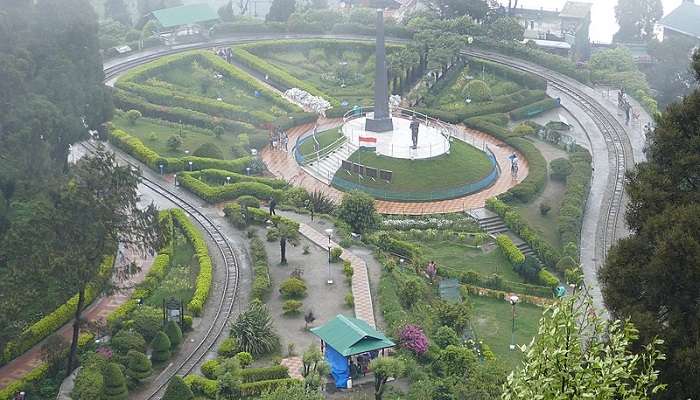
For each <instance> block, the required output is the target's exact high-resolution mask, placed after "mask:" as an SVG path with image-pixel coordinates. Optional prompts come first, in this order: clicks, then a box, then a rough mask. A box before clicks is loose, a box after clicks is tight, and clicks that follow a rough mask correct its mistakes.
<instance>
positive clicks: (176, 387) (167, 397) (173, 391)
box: [162, 375, 194, 400]
mask: <svg viewBox="0 0 700 400" xmlns="http://www.w3.org/2000/svg"><path fill="white" fill-rule="evenodd" d="M193 399H194V393H192V390H191V389H190V387H189V386H187V384H185V381H184V380H183V379H182V378H181V377H179V376H177V375H175V376H173V377H172V378H171V379H170V382H169V383H168V388H167V389H165V394H163V399H162V400H193Z"/></svg>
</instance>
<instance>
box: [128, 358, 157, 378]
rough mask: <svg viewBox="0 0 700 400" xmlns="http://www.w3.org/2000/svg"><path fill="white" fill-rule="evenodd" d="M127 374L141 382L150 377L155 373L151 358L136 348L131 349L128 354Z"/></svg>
mask: <svg viewBox="0 0 700 400" xmlns="http://www.w3.org/2000/svg"><path fill="white" fill-rule="evenodd" d="M126 359H127V364H126V376H128V377H129V378H130V379H132V380H133V381H136V382H139V381H141V380H143V379H146V378H148V377H149V376H151V373H153V370H152V366H151V360H149V359H148V357H147V356H146V355H145V354H143V353H141V352H139V351H135V350H130V351H129V353H128V354H127V355H126Z"/></svg>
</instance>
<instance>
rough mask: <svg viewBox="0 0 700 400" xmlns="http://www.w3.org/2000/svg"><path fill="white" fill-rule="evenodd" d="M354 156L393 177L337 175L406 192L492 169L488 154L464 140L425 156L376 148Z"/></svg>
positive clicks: (450, 184) (456, 182)
mask: <svg viewBox="0 0 700 400" xmlns="http://www.w3.org/2000/svg"><path fill="white" fill-rule="evenodd" d="M350 160H351V161H354V162H357V163H360V164H363V165H366V166H369V167H373V168H380V169H384V170H390V171H393V177H392V181H391V182H390V183H386V182H385V181H383V180H381V179H377V180H376V181H372V180H371V179H368V178H365V179H362V180H360V178H359V177H358V176H357V174H355V173H353V174H348V173H347V172H346V171H345V170H339V171H338V172H337V173H336V176H339V177H341V178H343V179H345V180H348V181H352V182H361V183H362V184H363V185H365V186H368V187H371V188H376V189H381V190H387V191H393V192H403V193H407V192H408V193H410V192H412V193H416V192H420V193H430V192H431V191H438V190H445V189H450V188H455V187H458V186H462V185H466V184H468V183H472V182H476V181H478V180H480V179H482V178H484V177H485V176H487V175H488V174H489V173H490V172H491V162H490V161H489V159H488V157H487V156H486V154H484V153H483V152H481V151H479V150H477V149H476V148H475V147H473V146H471V145H469V144H466V143H464V142H462V141H459V140H455V141H453V142H452V143H451V146H450V154H443V155H441V156H438V157H433V158H430V159H422V160H408V159H399V158H391V157H387V156H383V155H377V154H376V153H375V152H374V151H372V150H365V149H360V150H357V151H356V152H354V153H353V154H352V155H351V156H350Z"/></svg>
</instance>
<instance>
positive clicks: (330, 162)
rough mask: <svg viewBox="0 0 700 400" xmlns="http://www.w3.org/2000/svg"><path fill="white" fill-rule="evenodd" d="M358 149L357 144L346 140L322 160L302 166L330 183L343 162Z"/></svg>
mask: <svg viewBox="0 0 700 400" xmlns="http://www.w3.org/2000/svg"><path fill="white" fill-rule="evenodd" d="M357 149H358V146H357V145H354V144H352V143H350V142H348V141H346V142H345V143H343V144H342V145H341V146H340V147H338V148H337V149H335V150H333V151H332V152H330V153H328V154H327V155H325V156H324V157H321V159H320V160H316V161H313V162H310V163H308V164H306V165H305V166H303V167H302V168H303V169H304V170H305V171H306V172H308V173H309V174H311V175H313V176H314V177H315V178H317V179H319V180H320V181H321V182H323V183H325V184H327V185H330V184H331V181H332V180H333V176H334V175H335V173H336V172H337V171H338V170H339V169H340V166H341V165H342V162H343V161H344V160H347V159H348V158H350V155H351V154H352V153H354V152H355V151H356V150H357Z"/></svg>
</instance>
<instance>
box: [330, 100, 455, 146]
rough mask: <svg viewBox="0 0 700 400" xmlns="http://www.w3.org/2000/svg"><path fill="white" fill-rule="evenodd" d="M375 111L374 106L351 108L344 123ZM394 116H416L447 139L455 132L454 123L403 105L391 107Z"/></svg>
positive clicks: (345, 116)
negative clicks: (448, 122) (451, 123)
mask: <svg viewBox="0 0 700 400" xmlns="http://www.w3.org/2000/svg"><path fill="white" fill-rule="evenodd" d="M370 112H374V106H369V107H357V108H353V109H351V110H349V111H348V112H346V113H345V114H344V115H343V124H345V123H347V122H348V121H352V120H353V119H357V118H362V117H366V116H367V113H370ZM391 116H392V117H404V118H409V117H416V119H417V120H418V121H419V122H421V123H424V124H426V125H428V126H430V127H433V128H436V129H437V130H438V131H439V132H440V133H441V134H442V135H443V136H444V137H445V139H447V141H448V142H449V141H450V138H451V137H452V134H453V133H454V127H452V125H450V124H447V123H444V122H442V121H440V120H439V119H435V118H433V117H431V116H429V115H427V114H423V113H420V112H418V111H414V110H410V109H408V108H403V107H392V108H391Z"/></svg>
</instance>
